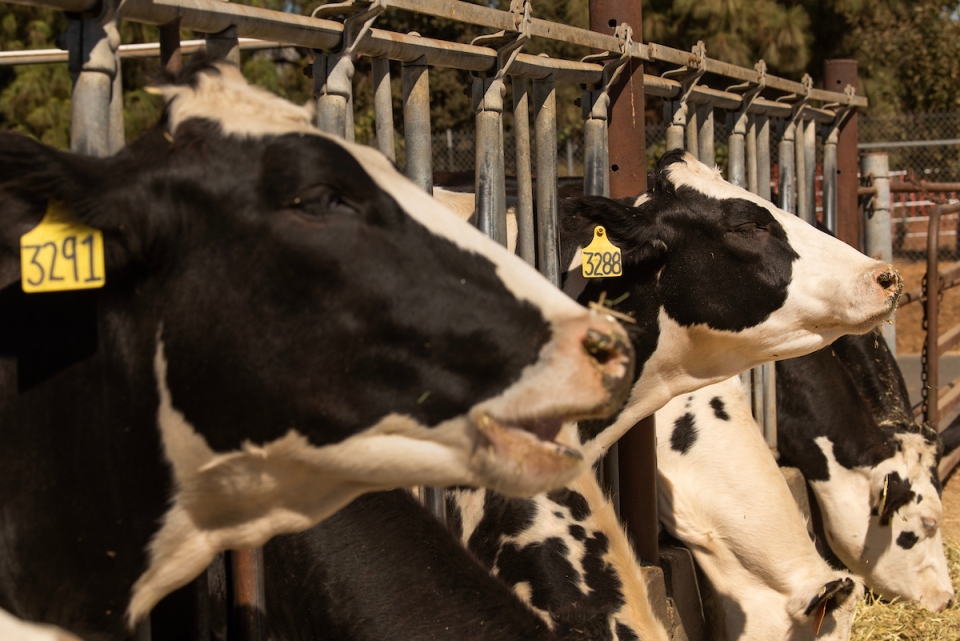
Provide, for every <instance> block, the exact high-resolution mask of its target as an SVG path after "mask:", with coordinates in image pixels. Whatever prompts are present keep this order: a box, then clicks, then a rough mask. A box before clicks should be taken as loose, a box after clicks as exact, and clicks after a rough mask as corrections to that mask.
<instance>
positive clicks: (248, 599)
mask: <svg viewBox="0 0 960 641" xmlns="http://www.w3.org/2000/svg"><path fill="white" fill-rule="evenodd" d="M230 566H231V570H232V574H233V614H234V621H235V622H236V624H237V631H238V634H237V641H265V640H266V638H267V618H266V617H267V606H266V598H265V596H264V590H263V548H254V549H252V550H231V551H230Z"/></svg>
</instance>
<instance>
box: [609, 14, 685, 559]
mask: <svg viewBox="0 0 960 641" xmlns="http://www.w3.org/2000/svg"><path fill="white" fill-rule="evenodd" d="M623 23H627V24H629V25H630V27H631V28H632V29H633V37H634V38H635V39H636V40H638V41H639V40H640V39H641V36H642V34H643V6H642V4H641V3H640V2H624V1H622V0H590V29H591V30H592V31H597V32H600V33H606V34H612V33H613V32H614V30H615V28H616V25H619V24H623ZM627 64H628V65H629V68H628V69H624V73H622V74H621V78H620V81H619V82H618V83H617V85H616V86H615V87H614V88H613V90H612V91H611V93H610V103H611V107H610V116H609V123H610V124H609V141H610V142H609V156H610V161H609V162H610V195H611V196H612V197H614V198H622V197H625V196H636V195H639V194H640V193H642V192H644V191H646V189H647V171H646V166H647V165H646V155H647V154H646V147H645V136H644V124H645V123H644V117H643V114H644V91H643V65H642V64H641V63H640V62H639V61H638V60H635V59H631V60H630V61H629V62H628V63H627ZM628 72H629V73H628ZM671 115H672V114H671ZM680 147H683V128H682V127H681V129H680V136H679V142H678V144H677V145H676V148H680ZM656 436H657V433H656V428H655V424H654V419H653V417H652V416H650V417H648V418H645V419H643V420H641V421H640V422H639V423H637V425H635V426H634V427H633V428H632V429H631V430H630V431H629V432H627V434H625V435H624V436H623V438H621V439H620V441H619V443H618V444H617V448H618V461H619V463H618V466H617V467H618V472H619V474H618V476H619V499H620V501H619V506H620V514H621V516H622V518H623V520H624V521H625V523H626V526H627V529H628V531H629V532H630V533H631V534H632V535H633V541H634V545H635V547H636V550H637V554H638V555H639V556H640V558H642V559H643V560H644V561H648V562H650V563H657V561H658V559H659V556H660V553H659V550H658V548H657V534H658V533H657V522H658V518H657V446H656ZM607 467H608V469H610V468H611V467H613V466H611V465H607ZM611 485H613V484H611ZM614 491H615V492H616V490H614ZM616 498H617V496H614V499H616ZM616 505H617V503H616V502H614V506H615V507H616Z"/></svg>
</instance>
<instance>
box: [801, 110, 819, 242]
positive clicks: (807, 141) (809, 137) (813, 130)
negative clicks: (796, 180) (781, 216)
mask: <svg viewBox="0 0 960 641" xmlns="http://www.w3.org/2000/svg"><path fill="white" fill-rule="evenodd" d="M803 172H804V180H805V182H804V189H806V192H807V217H806V218H804V220H806V221H807V222H808V223H810V224H811V225H815V224H816V222H817V123H815V122H813V121H812V120H805V121H804V123H803Z"/></svg>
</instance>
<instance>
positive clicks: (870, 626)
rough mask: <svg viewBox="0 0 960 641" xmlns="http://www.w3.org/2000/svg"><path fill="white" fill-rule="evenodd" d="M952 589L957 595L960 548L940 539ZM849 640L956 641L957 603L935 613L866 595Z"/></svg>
mask: <svg viewBox="0 0 960 641" xmlns="http://www.w3.org/2000/svg"><path fill="white" fill-rule="evenodd" d="M943 549H944V551H945V552H946V554H947V565H948V566H949V567H950V578H951V580H952V581H953V589H954V591H956V592H957V593H958V594H960V546H958V544H957V543H955V542H954V541H952V540H949V539H944V544H943ZM850 639H851V641H868V640H869V641H957V639H960V604H957V603H954V605H953V606H951V607H950V608H949V609H947V610H944V611H943V612H938V613H936V614H934V613H932V612H928V611H927V610H925V609H923V608H922V607H920V606H919V605H917V604H914V603H897V602H893V603H884V602H882V601H880V600H879V599H877V598H875V597H874V596H873V595H872V594H867V598H866V601H865V602H863V603H861V604H860V607H859V608H858V609H857V616H856V618H855V619H854V623H853V632H852V634H851V635H850Z"/></svg>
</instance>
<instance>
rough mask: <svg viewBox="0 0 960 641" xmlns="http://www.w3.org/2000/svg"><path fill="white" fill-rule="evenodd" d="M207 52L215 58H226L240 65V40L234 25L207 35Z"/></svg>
mask: <svg viewBox="0 0 960 641" xmlns="http://www.w3.org/2000/svg"><path fill="white" fill-rule="evenodd" d="M207 54H208V55H209V56H210V57H211V58H212V59H214V60H225V61H227V62H229V63H231V64H235V65H237V66H238V67H239V66H240V41H239V39H238V37H237V28H236V27H235V26H233V25H231V26H229V27H227V28H226V29H223V30H222V31H218V32H217V33H211V34H208V35H207Z"/></svg>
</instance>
